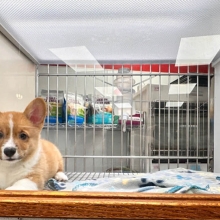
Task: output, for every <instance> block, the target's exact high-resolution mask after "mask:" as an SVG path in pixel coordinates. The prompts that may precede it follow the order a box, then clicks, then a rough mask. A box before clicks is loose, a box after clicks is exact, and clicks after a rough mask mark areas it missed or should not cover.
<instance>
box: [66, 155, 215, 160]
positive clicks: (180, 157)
mask: <svg viewBox="0 0 220 220" xmlns="http://www.w3.org/2000/svg"><path fill="white" fill-rule="evenodd" d="M63 157H64V158H106V159H113V158H114V159H169V160H172V159H211V157H190V156H189V157H186V156H83V155H64V156H63Z"/></svg>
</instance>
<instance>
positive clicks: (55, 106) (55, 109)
mask: <svg viewBox="0 0 220 220" xmlns="http://www.w3.org/2000/svg"><path fill="white" fill-rule="evenodd" d="M41 97H42V98H43V99H44V100H45V102H46V104H47V116H46V118H45V123H48V122H49V123H50V124H54V123H57V122H58V123H62V122H63V115H62V106H63V102H64V92H63V91H58V94H57V91H56V90H49V91H48V90H44V89H43V90H41ZM57 113H58V114H57ZM57 119H58V121H57Z"/></svg>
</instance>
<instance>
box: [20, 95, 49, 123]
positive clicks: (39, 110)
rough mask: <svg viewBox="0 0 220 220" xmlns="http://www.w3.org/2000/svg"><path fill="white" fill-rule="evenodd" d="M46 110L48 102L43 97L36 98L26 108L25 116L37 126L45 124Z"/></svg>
mask: <svg viewBox="0 0 220 220" xmlns="http://www.w3.org/2000/svg"><path fill="white" fill-rule="evenodd" d="M46 112H47V111H46V103H45V101H44V100H43V99H42V98H36V99H34V100H33V101H32V102H31V103H30V104H29V105H28V106H27V107H26V109H25V110H24V114H25V116H26V117H27V118H28V119H29V120H30V121H31V122H32V123H33V124H34V125H35V126H39V125H43V123H44V119H45V117H46Z"/></svg>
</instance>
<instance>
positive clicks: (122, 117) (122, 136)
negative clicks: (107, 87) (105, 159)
mask: <svg viewBox="0 0 220 220" xmlns="http://www.w3.org/2000/svg"><path fill="white" fill-rule="evenodd" d="M120 77H122V93H123V94H124V66H122V74H121V75H120ZM123 94H122V103H124V97H123ZM125 123H126V120H124V108H122V113H121V124H122V125H121V126H122V128H121V156H122V155H123V151H122V149H123V145H124V131H125V129H124V128H125V126H126V125H125ZM122 162H123V160H122V158H121V159H120V164H121V172H122Z"/></svg>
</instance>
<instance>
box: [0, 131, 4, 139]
mask: <svg viewBox="0 0 220 220" xmlns="http://www.w3.org/2000/svg"><path fill="white" fill-rule="evenodd" d="M3 137H4V134H3V132H1V131H0V139H1V138H3Z"/></svg>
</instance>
